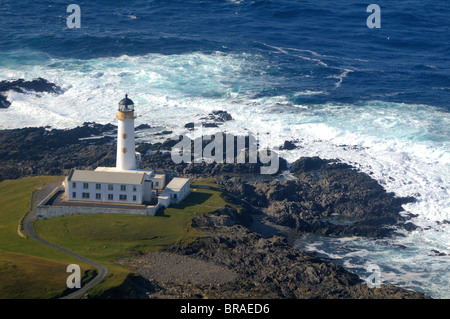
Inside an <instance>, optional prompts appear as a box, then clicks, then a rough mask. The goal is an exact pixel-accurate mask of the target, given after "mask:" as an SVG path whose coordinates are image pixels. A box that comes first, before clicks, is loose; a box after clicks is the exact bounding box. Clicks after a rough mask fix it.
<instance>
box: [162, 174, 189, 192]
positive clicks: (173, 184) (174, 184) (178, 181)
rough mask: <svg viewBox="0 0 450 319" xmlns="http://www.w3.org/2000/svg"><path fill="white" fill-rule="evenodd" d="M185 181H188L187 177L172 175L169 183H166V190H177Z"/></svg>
mask: <svg viewBox="0 0 450 319" xmlns="http://www.w3.org/2000/svg"><path fill="white" fill-rule="evenodd" d="M187 183H189V178H181V177H174V178H172V180H171V181H170V183H169V184H167V185H166V190H171V191H174V192H178V191H180V190H181V189H182V188H183V186H184V185H186V184H187Z"/></svg>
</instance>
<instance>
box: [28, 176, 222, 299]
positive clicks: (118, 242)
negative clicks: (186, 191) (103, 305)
mask: <svg viewBox="0 0 450 319" xmlns="http://www.w3.org/2000/svg"><path fill="white" fill-rule="evenodd" d="M200 184H202V185H206V183H205V182H203V183H200ZM195 185H196V183H193V184H192V187H191V190H192V193H191V194H190V195H189V196H188V197H187V198H186V199H185V201H184V202H183V203H182V204H181V205H178V206H176V207H170V208H167V209H165V210H164V212H163V214H158V215H157V216H134V215H116V214H104V215H103V214H96V215H75V216H66V217H59V218H53V219H48V220H40V221H38V222H37V223H36V224H35V229H36V232H37V233H38V234H39V236H41V237H42V238H44V239H46V240H48V241H50V242H52V243H56V244H58V245H60V246H62V247H65V248H68V249H70V250H72V251H74V252H76V253H79V254H81V255H83V256H86V257H88V258H90V259H93V260H95V261H97V262H99V263H101V264H103V265H105V266H106V267H107V268H108V276H107V277H106V278H105V280H104V281H103V282H102V283H100V284H99V285H97V286H96V287H94V288H93V289H92V290H91V291H90V295H91V296H93V297H95V296H99V295H101V294H102V292H104V291H105V290H107V289H109V288H112V287H115V286H117V285H120V284H121V283H122V282H123V280H124V279H125V277H126V276H127V275H128V274H129V273H130V271H129V270H128V269H125V268H122V267H120V266H118V265H116V264H115V263H114V260H116V259H118V258H121V257H126V256H129V254H130V253H133V252H137V251H142V252H146V251H156V250H160V249H162V248H164V247H165V246H167V245H171V244H174V243H177V242H189V241H193V240H195V239H196V238H198V237H201V236H206V235H205V234H204V233H202V232H201V231H199V230H197V229H195V228H192V227H191V223H192V218H194V217H195V214H196V213H197V214H199V215H201V214H207V213H209V212H212V211H214V210H216V209H218V208H221V207H224V206H225V204H226V202H225V200H224V199H223V198H222V195H221V194H222V193H221V191H220V190H219V189H218V188H215V187H214V185H212V184H209V185H210V186H213V188H210V189H200V188H195Z"/></svg>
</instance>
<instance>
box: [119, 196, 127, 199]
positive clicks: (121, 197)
mask: <svg viewBox="0 0 450 319" xmlns="http://www.w3.org/2000/svg"><path fill="white" fill-rule="evenodd" d="M119 200H127V195H119Z"/></svg>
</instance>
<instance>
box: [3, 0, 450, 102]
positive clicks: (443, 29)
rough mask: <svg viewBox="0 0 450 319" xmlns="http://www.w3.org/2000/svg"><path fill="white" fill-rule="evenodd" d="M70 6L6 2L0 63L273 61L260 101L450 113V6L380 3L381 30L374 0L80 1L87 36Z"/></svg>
mask: <svg viewBox="0 0 450 319" xmlns="http://www.w3.org/2000/svg"><path fill="white" fill-rule="evenodd" d="M69 3H70V2H67V1H1V2H0V17H1V18H0V30H1V32H2V37H1V38H0V54H1V55H0V65H5V64H7V65H8V64H11V63H14V62H16V63H25V62H26V63H30V61H28V60H29V58H30V57H29V55H28V54H29V52H30V51H31V52H34V53H36V52H38V53H40V54H42V55H43V58H48V57H59V58H81V59H91V58H96V57H105V56H120V55H123V54H126V55H130V56H134V55H143V54H147V53H162V54H168V55H169V54H182V53H186V52H199V51H200V52H204V53H209V52H215V51H221V52H226V53H227V52H237V53H240V52H247V53H255V54H261V55H262V56H263V57H264V58H266V59H268V61H269V63H268V65H270V67H269V68H268V69H267V70H264V71H265V72H267V73H269V74H270V75H271V79H272V80H273V83H269V84H268V85H267V88H266V89H265V90H262V91H261V92H260V94H262V95H271V94H272V95H279V94H286V95H289V94H292V93H293V92H295V91H298V90H311V91H317V90H326V92H327V95H312V96H306V97H305V96H302V97H301V98H298V97H294V96H293V97H292V101H293V102H294V103H323V102H325V101H330V100H331V101H335V102H356V101H367V100H374V99H376V100H383V101H394V102H405V103H419V104H428V105H435V106H440V107H444V108H447V109H448V108H450V106H449V101H450V64H449V52H450V41H449V38H450V31H449V16H450V15H449V13H450V10H449V9H450V4H449V2H448V1H395V2H393V1H377V2H376V3H377V4H378V5H379V6H380V7H381V28H380V29H369V28H368V27H367V25H366V19H367V17H368V16H369V13H366V8H367V6H368V5H369V4H370V3H373V1H350V0H345V1H329V0H324V1H286V0H281V1H245V0H243V1H226V0H217V1H199V0H190V1H113V2H112V1H84V2H78V3H77V4H78V5H80V7H81V21H82V22H81V26H82V27H81V28H80V29H68V28H67V27H66V18H67V17H68V16H69V13H66V8H67V5H68V4H69ZM277 48H283V49H282V51H281V50H279V49H277ZM297 50H308V51H313V52H315V53H318V54H320V55H321V56H320V57H318V56H315V55H314V54H312V53H310V52H308V51H297ZM11 52H14V54H11ZM299 55H301V56H302V57H306V58H312V59H314V58H319V59H320V61H321V62H323V63H325V64H326V65H327V66H328V67H324V66H323V65H321V64H318V63H304V62H305V61H306V60H305V59H303V60H302V59H299V57H298V56H299ZM310 62H311V60H310ZM31 63H33V62H31ZM346 70H350V71H351V72H348V74H344V75H345V80H344V81H343V82H342V84H341V85H339V86H336V83H337V81H336V79H338V81H339V76H340V75H342V74H343V72H345V71H346ZM305 75H310V76H311V77H309V78H305V77H304V76H305Z"/></svg>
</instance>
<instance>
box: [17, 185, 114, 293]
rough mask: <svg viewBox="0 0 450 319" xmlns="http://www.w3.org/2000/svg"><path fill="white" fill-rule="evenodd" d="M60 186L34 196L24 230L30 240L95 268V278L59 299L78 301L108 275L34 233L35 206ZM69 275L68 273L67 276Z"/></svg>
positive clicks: (95, 264) (104, 269) (101, 269)
mask: <svg viewBox="0 0 450 319" xmlns="http://www.w3.org/2000/svg"><path fill="white" fill-rule="evenodd" d="M58 185H60V183H58V184H48V185H46V187H45V188H44V189H42V190H41V191H39V192H38V194H39V196H36V198H35V200H34V203H33V209H32V210H31V212H30V214H28V216H27V217H26V219H25V220H24V229H25V231H26V232H27V234H28V236H30V237H31V238H33V239H35V240H37V241H39V242H40V243H42V244H44V245H47V246H50V247H52V248H54V249H58V250H59V251H62V252H63V253H66V254H68V255H70V256H72V257H75V258H77V259H79V260H81V261H83V262H85V263H86V264H89V265H91V266H93V267H95V268H97V272H98V273H97V276H96V277H95V278H94V279H92V280H91V281H89V282H88V283H87V284H85V285H84V286H83V287H81V288H79V289H77V290H76V291H74V292H72V293H70V294H69V295H66V296H64V297H62V298H61V299H80V298H82V297H83V295H84V294H85V293H86V292H87V291H88V290H89V289H91V288H92V287H94V286H95V285H96V284H98V283H99V282H100V281H101V280H102V279H103V278H105V276H106V274H107V273H108V269H107V268H106V267H104V266H102V265H100V264H99V263H96V262H95V261H93V260H90V259H88V258H86V257H84V256H81V255H78V254H76V253H74V252H72V251H70V250H68V249H65V248H63V247H59V246H57V245H55V244H52V243H49V242H48V241H45V240H44V239H42V238H40V237H39V236H38V235H37V234H36V233H35V231H34V222H35V221H36V206H37V204H38V203H39V202H40V199H41V198H44V197H45V196H47V194H49V193H50V192H51V191H52V190H53V189H54V188H55V187H56V186H58ZM69 275H70V274H69V273H68V274H67V276H69Z"/></svg>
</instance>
